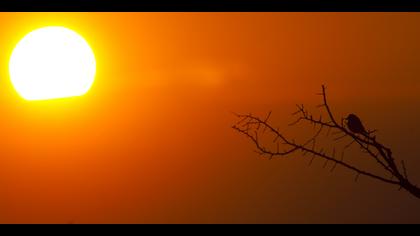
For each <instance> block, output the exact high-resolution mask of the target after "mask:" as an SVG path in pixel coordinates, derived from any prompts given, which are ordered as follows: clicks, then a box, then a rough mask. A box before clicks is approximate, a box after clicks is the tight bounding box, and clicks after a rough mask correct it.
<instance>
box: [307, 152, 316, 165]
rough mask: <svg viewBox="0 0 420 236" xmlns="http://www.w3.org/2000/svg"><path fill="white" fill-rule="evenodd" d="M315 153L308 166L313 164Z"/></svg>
mask: <svg viewBox="0 0 420 236" xmlns="http://www.w3.org/2000/svg"><path fill="white" fill-rule="evenodd" d="M315 157H316V156H315V154H314V156H313V157H312V159H311V161H310V162H309V164H308V166H311V165H312V162H313V161H314V159H315Z"/></svg>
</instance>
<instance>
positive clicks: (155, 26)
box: [0, 13, 420, 223]
mask: <svg viewBox="0 0 420 236" xmlns="http://www.w3.org/2000/svg"><path fill="white" fill-rule="evenodd" d="M419 23H420V14H418V13H0V29H1V35H2V37H0V52H2V53H1V54H0V91H1V92H0V114H1V116H0V128H1V130H2V132H0V143H1V144H0V187H1V188H0V189H1V191H0V192H1V194H0V212H1V214H0V222H1V223H16V222H24V223H38V222H50V223H69V222H76V223H308V222H309V223H317V222H416V223H420V221H419V219H420V205H419V204H418V200H417V199H414V198H413V197H411V196H410V195H408V194H407V193H404V192H402V191H401V192H398V191H397V190H396V189H394V187H393V186H388V185H385V184H382V183H378V182H376V181H374V180H370V179H366V178H361V179H360V180H359V181H358V182H357V183H354V181H353V180H354V176H353V175H352V174H351V173H349V172H347V171H346V170H344V169H341V170H336V171H335V172H333V173H330V172H329V171H327V170H325V169H323V168H322V165H323V163H314V165H313V166H312V167H310V168H309V167H308V165H307V162H308V160H307V159H306V158H300V157H296V158H293V159H286V160H272V161H267V160H262V159H260V158H259V156H258V155H256V154H255V153H254V152H253V146H252V145H251V144H250V143H249V141H248V140H246V139H245V138H244V137H242V136H241V135H239V134H238V133H236V132H234V131H233V130H232V129H231V128H230V126H231V125H232V124H233V123H234V121H235V117H234V116H233V115H232V114H231V113H230V112H231V111H236V112H253V113H256V114H259V115H262V114H265V113H266V112H267V111H269V110H273V112H274V115H273V118H274V121H275V122H278V123H279V124H287V123H288V122H289V121H290V120H291V117H290V113H291V112H293V110H294V104H295V103H306V104H308V105H317V104H318V103H319V102H318V100H317V99H318V97H317V96H315V93H317V92H318V91H319V89H320V85H321V84H323V83H325V84H327V86H328V89H329V91H328V92H329V96H330V98H331V105H332V106H334V107H335V110H336V112H337V114H338V115H344V114H346V113H348V112H350V111H351V112H356V113H357V114H360V116H361V117H363V120H364V121H365V122H366V123H367V124H368V126H371V127H372V126H373V127H372V128H377V129H378V130H379V131H380V136H381V137H382V140H384V141H385V142H387V143H388V144H389V145H390V146H391V147H392V148H393V150H394V153H395V155H396V156H397V157H398V158H404V159H405V160H406V163H407V165H408V166H409V167H408V169H409V173H410V178H411V179H413V181H414V182H417V183H420V171H419V170H420V159H419V156H418V155H417V154H416V152H417V153H418V151H416V149H415V148H416V146H417V145H418V144H417V140H418V139H419V137H420V126H419V125H418V124H417V121H418V120H419V119H420V112H419V111H418V109H417V108H418V107H419V106H420V97H419V91H420V80H419V78H420V66H418V62H419V59H420V43H419V42H420V28H419V27H418V25H419ZM50 25H61V26H65V27H69V28H71V29H73V30H75V31H77V32H78V33H79V34H81V35H82V36H83V37H84V38H85V39H86V40H87V41H88V42H89V43H90V45H91V46H92V48H93V50H94V52H95V55H96V59H97V64H98V67H97V76H96V80H95V83H94V85H93V87H92V88H91V90H90V91H89V93H88V94H86V95H85V96H82V97H75V98H69V99H60V100H49V101H42V102H33V101H32V102H29V101H24V100H22V99H21V98H20V97H19V96H18V95H17V94H16V92H15V91H14V90H13V88H12V87H11V85H10V82H9V75H8V70H7V66H8V59H9V57H10V53H11V51H12V49H13V47H14V45H15V44H16V43H17V42H18V41H19V40H20V39H21V38H22V37H23V36H24V35H25V34H26V33H28V32H30V31H32V30H33V29H36V28H39V27H43V26H50ZM369 124H370V125H369ZM390 206H392V207H390Z"/></svg>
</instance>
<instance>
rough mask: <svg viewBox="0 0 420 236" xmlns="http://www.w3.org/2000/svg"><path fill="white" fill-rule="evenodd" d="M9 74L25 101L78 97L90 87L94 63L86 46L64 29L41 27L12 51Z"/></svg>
mask: <svg viewBox="0 0 420 236" xmlns="http://www.w3.org/2000/svg"><path fill="white" fill-rule="evenodd" d="M9 73H10V78H11V81H12V84H13V86H14V88H15V89H16V91H17V92H18V93H19V94H20V96H22V97H23V98H24V99H26V100H46V99H53V98H64V97H72V96H80V95H83V94H85V93H86V92H87V91H88V90H89V89H90V87H91V86H92V84H93V81H94V78H95V73H96V61H95V56H94V54H93V51H92V49H91V48H90V46H89V44H88V43H87V42H86V41H85V39H84V38H82V37H81V36H80V35H79V34H77V33H76V32H74V31H72V30H70V29H67V28H64V27H56V26H54V27H52V26H51V27H44V28H40V29H37V30H35V31H32V32H30V33H28V34H27V35H26V36H25V37H24V38H23V39H22V40H21V41H20V42H19V43H18V44H17V45H16V47H15V49H14V50H13V52H12V55H11V58H10V61H9Z"/></svg>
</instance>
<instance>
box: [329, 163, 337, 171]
mask: <svg viewBox="0 0 420 236" xmlns="http://www.w3.org/2000/svg"><path fill="white" fill-rule="evenodd" d="M336 166H337V162H335V163H334V165H333V167H332V168H331V170H330V172H333V171H334V170H335V167H336Z"/></svg>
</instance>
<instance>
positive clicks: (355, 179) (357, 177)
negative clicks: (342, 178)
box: [354, 173, 360, 182]
mask: <svg viewBox="0 0 420 236" xmlns="http://www.w3.org/2000/svg"><path fill="white" fill-rule="evenodd" d="M359 175H360V173H357V175H356V178H354V182H357V180H358V179H359Z"/></svg>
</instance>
